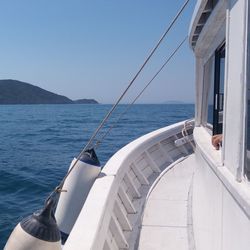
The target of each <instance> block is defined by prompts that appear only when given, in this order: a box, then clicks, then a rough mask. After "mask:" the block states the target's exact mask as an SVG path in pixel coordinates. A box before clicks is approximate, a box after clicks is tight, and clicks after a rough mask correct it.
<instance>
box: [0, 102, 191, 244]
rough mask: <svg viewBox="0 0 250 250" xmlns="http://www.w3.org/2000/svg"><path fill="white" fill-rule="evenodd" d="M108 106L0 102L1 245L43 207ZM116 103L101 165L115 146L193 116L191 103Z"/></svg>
mask: <svg viewBox="0 0 250 250" xmlns="http://www.w3.org/2000/svg"><path fill="white" fill-rule="evenodd" d="M110 108H111V105H1V106H0V173H1V175H0V176H1V179H0V249H3V247H4V244H5V242H6V240H7V238H8V236H9V234H10V232H11V231H12V229H13V228H14V227H15V225H16V224H17V223H18V222H19V221H20V220H21V219H22V218H24V217H26V216H27V215H30V214H32V213H33V212H34V211H36V210H39V209H40V208H42V206H43V204H44V200H45V199H46V197H47V196H48V194H49V193H50V192H51V191H52V190H53V189H54V188H55V187H56V186H57V185H58V184H59V182H60V180H61V179H62V178H63V176H64V175H65V173H66V172H67V170H68V167H69V164H70V162H71V161H72V159H73V157H75V156H77V155H78V154H79V152H80V151H81V149H82V148H83V147H84V145H85V144H86V142H87V141H88V139H89V138H90V136H91V134H92V133H93V131H94V130H95V129H96V128H97V126H98V125H99V123H100V121H101V120H102V119H103V118H104V116H105V114H106V113H107V111H108V110H109V109H110ZM126 108H127V106H126V105H120V106H119V107H118V109H117V111H116V112H115V113H114V115H113V116H112V119H111V120H110V122H109V123H108V124H107V125H106V126H105V127H104V129H103V130H102V133H101V134H100V135H99V138H101V137H102V135H103V133H105V131H107V129H108V128H109V126H110V125H112V124H113V123H115V124H116V126H115V127H114V128H113V129H112V131H111V132H110V133H109V134H108V135H107V137H106V138H105V140H104V141H103V142H102V143H101V144H100V146H99V147H98V149H97V150H96V152H97V155H98V157H99V160H100V162H101V164H102V165H104V164H105V162H106V161H107V160H108V159H109V157H111V156H112V155H113V154H114V153H115V152H116V151H117V150H118V149H119V148H121V147H122V146H124V145H126V144H127V143H128V142H130V141H132V140H134V139H136V138H137V137H139V136H141V135H143V134H145V133H148V132H150V131H152V130H155V129H158V128H161V127H164V126H167V125H170V124H172V123H176V122H178V121H182V120H185V119H188V118H191V117H193V116H194V105H192V104H190V105H189V104H187V105H182V104H180V105H174V104H171V105H167V104H164V105H134V106H133V107H132V108H131V109H130V110H129V111H128V113H126V114H125V115H124V116H122V118H121V119H120V120H119V122H117V118H118V117H119V116H120V113H122V112H123V111H124V110H125V109H126Z"/></svg>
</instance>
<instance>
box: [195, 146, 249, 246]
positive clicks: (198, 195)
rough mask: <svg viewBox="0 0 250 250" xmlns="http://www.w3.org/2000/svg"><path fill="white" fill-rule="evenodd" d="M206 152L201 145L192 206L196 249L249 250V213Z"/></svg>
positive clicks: (197, 152)
mask: <svg viewBox="0 0 250 250" xmlns="http://www.w3.org/2000/svg"><path fill="white" fill-rule="evenodd" d="M198 147H199V146H198ZM202 154H203V152H202V151H201V150H200V148H197V151H196V154H195V156H196V163H197V169H196V171H195V178H194V183H193V205H192V206H193V210H192V212H193V213H192V215H193V230H194V239H195V246H196V249H197V250H211V249H213V250H248V249H250V237H249V235H250V219H249V214H248V215H247V214H246V213H245V212H244V210H243V209H242V206H243V205H242V204H240V202H238V201H236V199H235V198H237V197H235V196H234V195H235V194H233V193H231V192H230V191H229V189H228V187H227V186H226V185H225V184H224V183H223V181H222V180H221V179H220V177H219V175H218V173H217V172H216V171H214V169H213V167H212V166H211V165H210V164H211V163H209V162H208V161H206V160H205V159H204V156H203V155H202Z"/></svg>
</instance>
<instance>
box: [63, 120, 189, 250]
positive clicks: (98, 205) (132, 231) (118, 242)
mask: <svg viewBox="0 0 250 250" xmlns="http://www.w3.org/2000/svg"><path fill="white" fill-rule="evenodd" d="M183 126H184V122H181V123H178V124H174V125H171V126H169V127H166V128H163V129H159V130H157V131H154V132H152V133H150V134H147V135H145V136H143V137H141V138H139V139H137V140H135V141H133V142H132V143H130V144H128V145H127V146H125V147H124V148H123V149H121V150H120V151H118V152H117V153H116V154H115V155H114V156H113V157H112V158H111V159H110V160H109V161H108V162H107V164H106V165H105V167H104V169H103V170H102V172H101V174H100V177H99V178H97V180H96V181H95V183H94V185H93V187H92V189H91V191H90V194H89V196H88V198H87V200H86V202H85V204H84V206H83V208H82V210H81V213H80V215H79V217H78V219H77V221H76V223H75V225H74V227H73V229H72V232H71V234H70V236H69V238H68V240H67V242H66V244H65V246H64V250H69V249H70V250H78V249H79V250H80V249H92V250H99V249H134V248H135V244H136V240H137V238H138V235H139V230H140V226H141V215H142V212H143V205H144V202H145V199H146V195H147V193H148V190H149V188H150V186H151V185H152V183H153V181H154V180H155V179H156V177H157V176H158V175H159V172H161V171H162V170H164V169H165V168H167V167H168V166H169V165H170V164H171V161H173V160H175V159H177V158H180V157H182V156H185V155H187V154H189V153H191V151H192V150H191V146H190V144H188V143H187V144H184V145H182V146H181V147H180V148H178V147H176V146H175V144H174V141H175V140H176V139H178V138H181V137H182V135H181V133H180V131H181V130H182V128H183ZM183 147H184V148H185V152H186V153H183V152H184V151H183ZM170 159H172V160H171V161H170ZM138 173H139V174H138ZM137 174H138V175H137ZM184 183H185V182H184ZM184 185H185V184H184ZM179 192H180V190H179ZM179 194H180V193H179ZM175 202H176V204H172V206H173V207H174V209H175V208H177V207H179V205H180V204H181V206H182V207H183V206H184V207H186V205H185V204H184V203H185V202H184V203H183V202H182V201H175ZM152 206H153V204H152ZM180 209H181V208H180ZM185 216H186V215H185V213H184V211H183V218H186V217H185ZM166 219H167V218H166Z"/></svg>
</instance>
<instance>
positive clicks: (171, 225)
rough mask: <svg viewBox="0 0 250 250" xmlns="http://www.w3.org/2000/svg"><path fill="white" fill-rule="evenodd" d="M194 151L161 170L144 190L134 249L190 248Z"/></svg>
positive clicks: (177, 249)
mask: <svg viewBox="0 0 250 250" xmlns="http://www.w3.org/2000/svg"><path fill="white" fill-rule="evenodd" d="M194 166H195V163H194V155H190V156H189V157H187V158H185V159H183V160H182V161H180V162H179V163H177V164H175V165H174V166H173V167H172V168H171V169H167V170H166V171H165V172H163V173H162V174H161V175H160V177H159V178H157V180H156V181H155V183H154V185H153V186H152V188H151V191H150V192H149V194H148V197H147V201H146V204H145V210H144V215H143V219H142V228H141V233H140V239H139V244H138V249H140V250H153V249H154V250H155V249H168V250H187V249H193V248H192V244H193V243H192V242H193V241H192V216H191V202H190V201H191V195H192V194H191V192H190V190H191V187H192V178H193V172H194Z"/></svg>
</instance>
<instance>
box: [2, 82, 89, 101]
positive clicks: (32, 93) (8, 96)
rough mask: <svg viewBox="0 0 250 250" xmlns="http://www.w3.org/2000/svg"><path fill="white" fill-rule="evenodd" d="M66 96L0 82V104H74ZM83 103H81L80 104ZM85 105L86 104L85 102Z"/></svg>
mask: <svg viewBox="0 0 250 250" xmlns="http://www.w3.org/2000/svg"><path fill="white" fill-rule="evenodd" d="M74 103H75V102H74V101H72V100H71V99H69V98H68V97H66V96H62V95H57V94H55V93H52V92H50V91H47V90H44V89H42V88H39V87H37V86H34V85H32V84H29V83H26V82H21V81H17V80H10V79H8V80H0V104H74ZM82 103H83V102H82ZM86 103H87V102H86Z"/></svg>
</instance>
